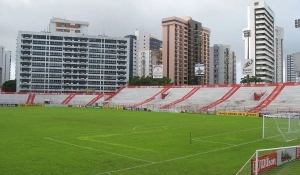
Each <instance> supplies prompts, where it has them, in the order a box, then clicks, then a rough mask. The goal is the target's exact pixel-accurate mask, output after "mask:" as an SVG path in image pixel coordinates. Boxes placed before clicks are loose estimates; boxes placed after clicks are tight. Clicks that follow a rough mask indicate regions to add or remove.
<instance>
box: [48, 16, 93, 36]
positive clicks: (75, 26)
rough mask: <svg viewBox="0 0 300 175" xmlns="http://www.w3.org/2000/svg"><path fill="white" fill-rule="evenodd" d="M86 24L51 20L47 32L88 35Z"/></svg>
mask: <svg viewBox="0 0 300 175" xmlns="http://www.w3.org/2000/svg"><path fill="white" fill-rule="evenodd" d="M88 26H89V23H88V22H83V21H71V20H66V19H61V18H52V19H51V20H50V24H49V31H50V32H51V33H54V32H58V33H60V32H62V33H78V34H79V33H80V34H88Z"/></svg>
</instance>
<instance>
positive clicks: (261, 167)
mask: <svg viewBox="0 0 300 175" xmlns="http://www.w3.org/2000/svg"><path fill="white" fill-rule="evenodd" d="M255 163H256V161H255V158H254V159H252V160H251V166H252V168H251V172H252V173H251V174H252V175H255V172H256V164H255ZM275 167H277V152H274V153H270V154H267V155H264V156H260V157H258V173H262V172H265V171H268V170H270V169H272V168H275Z"/></svg>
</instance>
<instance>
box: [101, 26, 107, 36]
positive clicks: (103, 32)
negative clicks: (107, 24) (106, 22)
mask: <svg viewBox="0 0 300 175" xmlns="http://www.w3.org/2000/svg"><path fill="white" fill-rule="evenodd" d="M102 35H103V36H106V35H105V28H104V27H103V31H102Z"/></svg>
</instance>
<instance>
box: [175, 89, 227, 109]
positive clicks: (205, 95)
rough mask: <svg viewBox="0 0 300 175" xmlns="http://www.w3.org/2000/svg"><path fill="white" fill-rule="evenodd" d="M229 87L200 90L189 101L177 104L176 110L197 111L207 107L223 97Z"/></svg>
mask: <svg viewBox="0 0 300 175" xmlns="http://www.w3.org/2000/svg"><path fill="white" fill-rule="evenodd" d="M230 89H231V87H214V88H207V87H204V88H200V89H199V90H198V91H197V92H196V93H195V94H194V95H192V96H191V97H190V98H189V99H187V100H184V101H182V102H180V103H178V104H177V108H185V109H192V110H195V109H199V108H201V107H203V106H207V105H209V104H211V103H213V102H215V101H217V100H218V99H219V98H220V97H222V96H224V95H225V94H226V93H227V92H228V91H229V90H230Z"/></svg>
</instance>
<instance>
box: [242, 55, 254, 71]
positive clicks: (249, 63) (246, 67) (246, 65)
mask: <svg viewBox="0 0 300 175" xmlns="http://www.w3.org/2000/svg"><path fill="white" fill-rule="evenodd" d="M242 66H243V75H253V69H254V61H253V59H247V60H243V64H242Z"/></svg>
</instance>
